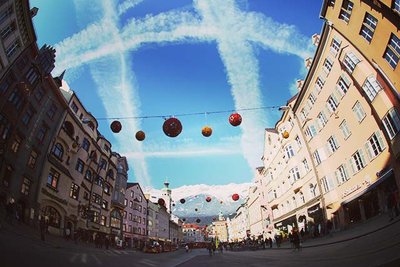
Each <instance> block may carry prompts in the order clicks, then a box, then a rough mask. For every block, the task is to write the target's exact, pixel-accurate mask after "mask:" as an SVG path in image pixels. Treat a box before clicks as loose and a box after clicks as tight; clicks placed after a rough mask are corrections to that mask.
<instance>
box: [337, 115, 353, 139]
mask: <svg viewBox="0 0 400 267" xmlns="http://www.w3.org/2000/svg"><path fill="white" fill-rule="evenodd" d="M339 128H340V130H341V131H342V133H343V137H344V139H345V140H346V139H347V138H348V137H349V136H350V135H351V131H350V130H349V127H348V126H347V122H346V120H343V121H342V123H341V124H340V125H339Z"/></svg>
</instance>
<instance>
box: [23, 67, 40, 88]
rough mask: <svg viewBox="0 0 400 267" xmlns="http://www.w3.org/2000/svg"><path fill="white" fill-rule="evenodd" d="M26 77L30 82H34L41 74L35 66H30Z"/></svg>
mask: <svg viewBox="0 0 400 267" xmlns="http://www.w3.org/2000/svg"><path fill="white" fill-rule="evenodd" d="M25 77H26V79H27V80H28V82H29V83H30V84H34V83H35V82H36V81H37V78H38V77H39V75H38V74H37V72H36V70H35V69H34V68H30V69H29V70H28V72H27V73H26V76H25Z"/></svg>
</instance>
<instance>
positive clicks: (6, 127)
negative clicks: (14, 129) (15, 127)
mask: <svg viewBox="0 0 400 267" xmlns="http://www.w3.org/2000/svg"><path fill="white" fill-rule="evenodd" d="M10 127H11V125H10V123H9V121H8V120H7V119H6V117H4V116H3V115H2V114H0V139H3V140H5V139H7V138H8V134H9V132H10Z"/></svg>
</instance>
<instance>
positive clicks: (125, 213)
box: [124, 211, 128, 219]
mask: <svg viewBox="0 0 400 267" xmlns="http://www.w3.org/2000/svg"><path fill="white" fill-rule="evenodd" d="M127 216H128V213H127V212H126V211H124V219H126V217H127Z"/></svg>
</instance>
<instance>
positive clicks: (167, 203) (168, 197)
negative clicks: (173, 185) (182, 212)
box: [162, 179, 172, 213]
mask: <svg viewBox="0 0 400 267" xmlns="http://www.w3.org/2000/svg"><path fill="white" fill-rule="evenodd" d="M162 198H163V199H164V200H165V206H166V207H167V211H168V213H171V210H172V209H171V207H172V198H171V189H170V188H169V182H168V180H167V179H166V180H165V182H164V188H163V189H162Z"/></svg>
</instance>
